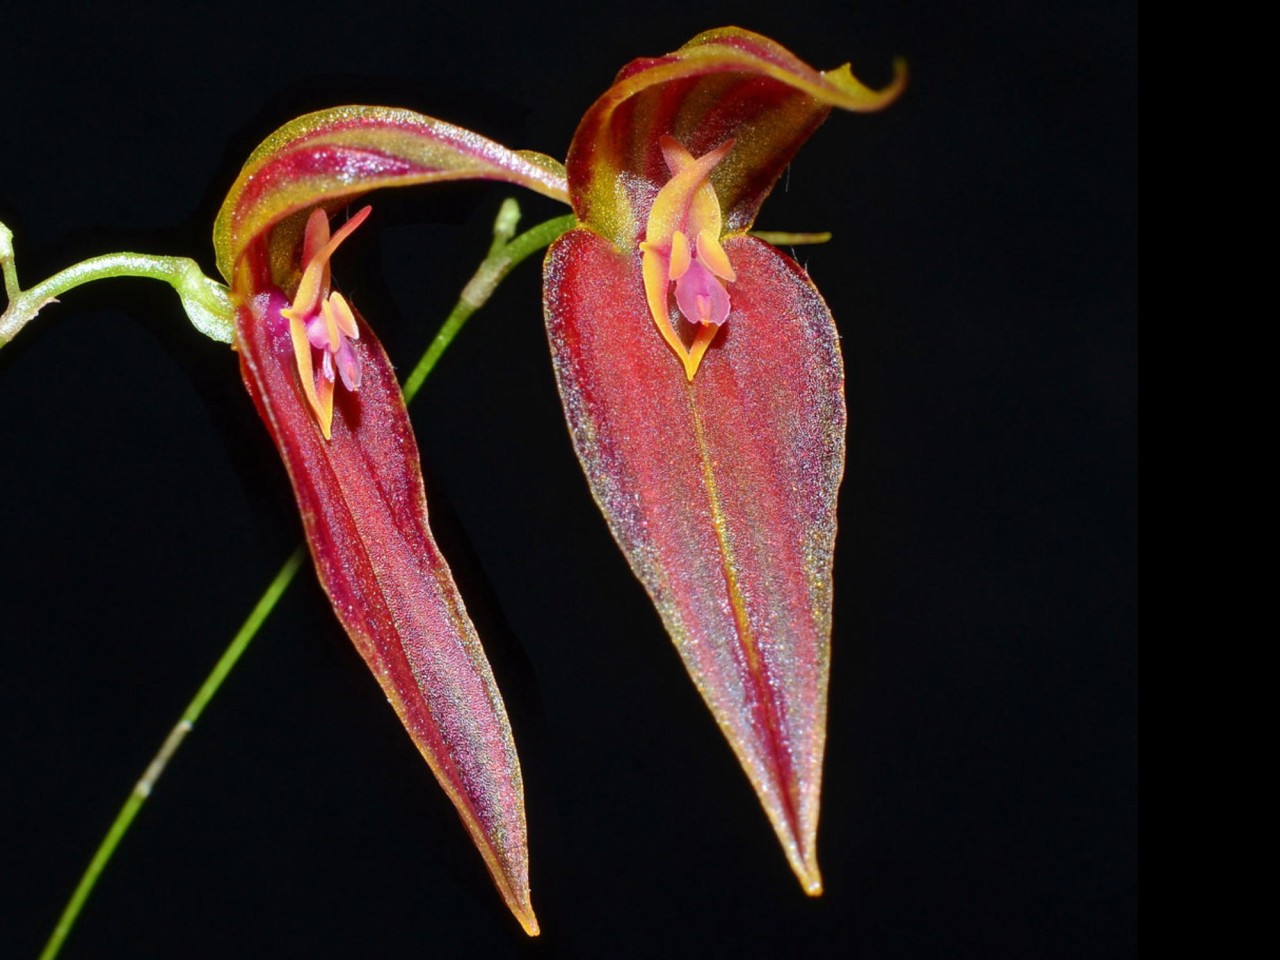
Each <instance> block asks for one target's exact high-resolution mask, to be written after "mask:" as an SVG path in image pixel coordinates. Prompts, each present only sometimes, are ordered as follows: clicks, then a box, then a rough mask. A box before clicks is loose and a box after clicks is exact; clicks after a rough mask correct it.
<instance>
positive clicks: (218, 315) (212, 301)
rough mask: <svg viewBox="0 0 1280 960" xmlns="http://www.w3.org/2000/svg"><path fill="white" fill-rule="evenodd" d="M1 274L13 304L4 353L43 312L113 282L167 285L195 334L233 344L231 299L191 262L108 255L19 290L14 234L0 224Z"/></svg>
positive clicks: (1, 327) (0, 341) (1, 322)
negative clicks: (80, 291)
mask: <svg viewBox="0 0 1280 960" xmlns="http://www.w3.org/2000/svg"><path fill="white" fill-rule="evenodd" d="M0 271H3V273H4V288H5V293H6V294H7V296H8V299H9V304H8V306H6V307H5V310H4V313H2V314H0V347H3V346H4V345H5V344H6V343H8V342H9V341H10V340H12V339H13V338H14V337H16V336H17V335H18V331H19V330H21V329H22V328H23V327H25V326H26V325H27V324H28V323H30V322H31V321H32V320H34V319H35V316H36V314H37V313H39V312H40V311H41V310H42V309H43V308H44V307H46V306H48V305H49V304H50V303H53V302H54V301H55V300H57V298H58V297H59V296H61V295H62V294H64V293H66V292H68V291H69V290H74V289H75V288H76V287H79V286H82V285H83V284H86V283H92V282H93V281H95V280H109V279H111V278H113V277H145V278H148V279H151V280H161V281H163V282H164V283H167V284H169V286H171V287H173V289H174V290H176V291H177V293H178V296H180V297H181V298H182V306H183V308H184V309H185V310H186V311H187V316H188V317H190V319H191V322H192V323H193V324H194V325H195V327H196V329H197V330H199V331H200V332H201V333H203V334H204V335H205V336H208V337H212V338H213V339H215V340H220V341H222V342H223V343H230V342H231V332H232V318H233V317H234V315H235V312H234V310H232V308H231V295H230V292H229V291H228V290H227V288H226V287H225V286H224V285H223V284H221V283H218V282H217V281H216V280H210V279H209V278H208V277H206V276H205V275H204V273H203V272H201V270H200V265H199V264H197V263H196V262H195V261H194V260H192V259H190V258H189V257H158V256H154V255H152V254H148V253H108V254H105V255H104V256H101V257H91V258H90V259H88V260H83V261H81V262H80V263H77V264H74V265H73V266H70V267H67V268H66V269H65V270H61V271H59V272H58V273H55V274H54V275H53V276H52V277H50V278H49V279H47V280H42V281H41V282H40V283H37V284H36V285H35V286H34V287H32V288H31V289H30V290H23V289H22V288H21V287H20V286H19V285H18V271H17V267H16V266H14V257H13V234H12V233H11V232H10V231H9V228H8V227H6V226H5V225H4V224H3V223H0Z"/></svg>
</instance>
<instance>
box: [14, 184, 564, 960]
mask: <svg viewBox="0 0 1280 960" xmlns="http://www.w3.org/2000/svg"><path fill="white" fill-rule="evenodd" d="M519 217H520V211H519V207H518V206H517V205H516V202H515V201H514V200H510V199H509V200H506V201H504V202H503V205H502V208H501V210H500V211H499V213H498V217H497V219H496V221H495V222H494V241H493V245H492V246H491V247H490V248H489V254H488V256H486V257H485V259H484V260H483V261H482V262H481V264H480V266H479V268H478V269H477V270H476V272H475V274H474V276H472V278H471V280H470V281H469V282H468V283H467V285H466V287H464V288H463V291H462V294H461V296H460V297H459V298H458V302H457V303H456V304H455V305H454V308H453V309H452V310H451V311H450V312H449V316H448V317H447V318H445V321H444V323H443V324H442V325H441V327H440V331H439V332H438V333H437V334H436V336H435V338H434V339H433V340H432V341H431V344H430V346H428V347H427V351H426V353H424V354H423V356H422V359H420V360H419V361H418V363H417V365H416V366H415V367H414V369H413V372H412V373H411V374H410V375H409V378H408V379H407V380H406V381H405V384H404V387H403V391H404V397H405V401H406V402H408V401H410V400H412V399H413V397H414V396H415V395H416V394H417V392H418V391H419V389H421V387H422V384H423V382H424V381H425V380H426V379H427V377H428V375H430V373H431V371H432V369H434V367H435V365H436V363H437V362H438V361H439V360H440V357H441V356H442V355H443V354H444V352H445V350H446V349H447V348H448V347H449V344H451V343H452V342H453V340H454V338H455V337H457V335H458V334H459V333H460V332H461V330H462V328H463V326H464V325H465V324H466V322H467V320H468V319H470V317H471V315H472V314H473V313H475V312H476V311H477V310H479V309H480V308H481V307H482V306H484V304H485V302H486V301H487V300H488V299H489V297H490V296H491V295H492V294H493V291H494V290H495V289H496V288H497V286H498V284H499V283H500V282H501V281H502V279H503V278H504V277H505V276H506V275H507V274H508V273H510V272H511V269H512V268H513V267H514V266H516V264H518V263H520V261H522V260H524V259H526V258H527V257H529V256H530V255H531V254H534V253H536V252H537V251H538V250H541V249H542V248H543V247H546V246H547V245H548V244H550V243H551V242H552V241H553V240H555V239H556V238H557V237H559V236H560V235H561V234H562V233H564V232H565V231H566V230H569V229H570V228H571V227H573V225H574V218H573V217H572V216H564V217H557V218H555V219H553V220H548V221H546V222H544V223H541V224H539V225H538V226H536V227H533V228H531V229H530V230H527V231H526V232H524V233H522V234H520V236H518V237H515V238H514V239H513V238H512V234H514V232H515V227H516V223H517V222H518V220H519ZM0 242H2V238H0ZM119 256H133V255H129V254H123V255H119ZM0 259H3V250H2V249H0ZM96 259H98V260H107V259H109V258H106V257H100V258H96ZM148 259H150V260H153V261H158V260H165V259H171V260H180V259H182V258H177V257H174V258H162V257H155V258H148ZM6 262H7V263H8V264H10V265H11V263H12V258H11V257H10V259H9V260H8V261H6ZM93 262H94V261H89V260H86V261H85V263H86V264H89V263H93ZM78 266H81V267H83V266H84V264H80V265H78ZM71 269H73V270H74V269H76V268H71ZM63 272H64V273H66V272H67V271H63ZM10 275H11V270H10V267H8V266H7V267H6V269H5V278H6V282H7V281H8V278H9V276H10ZM105 275H107V276H120V275H121V274H105ZM131 275H144V276H152V275H153V274H150V273H148V274H131ZM58 276H62V274H59V275H58ZM54 279H56V277H55V278H50V280H49V281H45V283H46V284H47V283H50V282H52V280H54ZM88 279H97V277H90V278H88ZM160 279H165V278H163V277H161V278H160ZM80 282H87V281H84V280H82V281H80ZM16 283H17V281H16V278H15V279H14V285H15V286H16ZM43 286H44V284H41V285H40V286H37V287H33V288H32V290H31V291H28V292H27V293H28V295H29V294H31V293H34V292H35V291H36V290H39V289H40V287H43ZM46 302H47V301H46ZM7 315H8V314H7V313H6V316H7ZM33 315H34V314H33ZM0 344H3V340H0ZM305 558H306V549H305V547H304V546H303V545H302V544H299V545H298V546H297V548H295V549H294V551H293V553H291V554H290V555H289V559H288V560H286V561H285V562H284V566H282V567H281V568H280V571H279V572H278V573H277V574H276V575H275V577H274V578H273V579H272V581H271V583H270V584H269V585H268V586H267V589H266V590H265V591H264V592H263V594H262V596H261V597H260V598H259V599H258V602H257V603H256V604H255V605H254V607H253V610H252V612H251V613H250V614H249V617H248V618H247V619H246V620H245V622H244V625H243V626H241V627H240V629H239V630H238V631H237V632H236V635H235V636H234V637H233V638H232V639H231V643H230V644H229V645H228V646H227V649H226V650H225V651H223V654H222V656H221V657H219V658H218V662H217V663H216V664H214V667H213V670H212V671H211V672H210V673H209V676H208V677H206V678H205V680H204V683H202V684H201V685H200V689H199V690H198V691H197V692H196V695H195V696H194V697H193V698H192V700H191V702H190V703H189V704H188V705H187V708H186V710H184V711H183V713H182V716H181V718H179V720H178V722H177V724H175V725H174V727H173V729H172V730H171V731H170V732H169V735H168V737H166V738H165V741H164V744H163V745H162V746H161V747H160V750H159V751H158V752H157V753H156V755H155V757H154V758H153V759H152V761H151V763H150V764H148V766H147V769H146V771H145V772H144V773H143V775H142V778H141V779H140V780H139V781H138V782H137V784H136V785H135V786H134V788H133V790H132V792H131V793H130V794H129V797H128V799H127V800H125V802H124V806H123V807H121V808H120V812H119V813H117V814H116V817H115V820H114V821H112V824H111V827H110V829H109V830H108V831H107V835H106V836H105V837H103V839H102V842H101V843H100V844H99V845H98V849H97V851H96V852H95V853H94V855H93V859H92V860H91V861H89V866H88V867H87V868H86V869H85V872H84V874H83V875H82V876H81V878H80V882H79V883H78V884H77V885H76V889H75V891H74V892H73V893H72V894H71V899H70V900H69V901H67V905H66V907H65V908H63V911H62V915H61V916H60V917H59V918H58V924H57V926H56V927H54V930H53V933H52V935H51V936H50V937H49V941H48V943H46V944H45V948H44V950H43V951H42V952H41V954H40V960H53V958H54V957H56V956H57V955H58V951H59V950H60V949H61V948H62V944H63V942H64V941H65V940H66V939H67V935H68V934H69V933H70V932H71V928H72V926H73V925H74V924H75V922H76V919H77V918H78V917H79V915H80V911H81V910H82V909H83V907H84V904H85V902H86V901H87V900H88V898H89V895H90V894H91V893H92V892H93V888H94V885H95V884H96V883H97V881H98V877H99V875H100V874H101V873H102V871H103V869H104V868H105V867H106V865H107V863H108V862H109V861H110V860H111V857H112V855H113V854H114V853H115V851H116V848H117V847H118V846H119V845H120V841H121V840H122V839H124V835H125V833H126V832H127V831H128V830H129V826H130V825H131V824H132V823H133V820H134V818H135V817H136V816H137V815H138V811H139V810H140V809H141V808H142V804H143V803H144V802H145V801H146V799H147V797H149V796H150V795H151V791H152V789H153V788H154V786H155V784H156V781H157V780H158V779H159V778H160V775H161V774H162V773H163V772H164V768H165V766H166V764H168V762H169V760H170V759H171V758H172V757H173V755H174V754H175V753H176V752H177V750H178V748H179V747H180V746H181V745H182V741H183V740H184V738H185V737H186V735H187V734H188V733H189V732H190V731H191V729H192V727H193V726H194V724H195V722H196V720H197V719H198V718H199V717H200V714H201V713H203V712H204V708H205V707H206V706H208V704H209V701H210V700H212V699H213V697H214V695H215V694H216V693H217V692H218V688H219V687H221V686H222V682H223V681H224V680H226V678H227V677H228V676H229V675H230V673H231V671H232V669H233V668H234V667H235V665H236V662H237V661H238V660H239V659H240V656H241V655H242V654H243V653H244V651H245V649H246V648H247V647H248V646H249V643H250V641H252V640H253V638H254V637H255V636H256V635H257V633H258V630H259V629H260V628H261V627H262V624H263V623H264V622H265V621H266V619H267V617H269V616H270V615H271V612H272V610H274V609H275V606H276V603H277V602H279V600H280V597H281V596H283V595H284V592H285V590H287V589H288V587H289V584H291V583H292V582H293V580H294V577H296V576H297V574H298V571H299V570H300V569H301V567H302V563H303V561H304V560H305Z"/></svg>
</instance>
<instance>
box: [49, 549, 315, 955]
mask: <svg viewBox="0 0 1280 960" xmlns="http://www.w3.org/2000/svg"><path fill="white" fill-rule="evenodd" d="M305 557H306V552H305V551H304V550H303V549H302V547H301V546H299V547H298V548H297V549H295V550H294V551H293V553H291V554H290V555H289V559H288V560H286V561H285V562H284V566H283V567H281V568H280V572H279V573H277V574H276V575H275V577H274V579H272V581H271V584H270V585H269V586H268V587H267V589H266V592H265V593H263V595H262V597H261V598H260V599H259V600H258V602H257V603H256V604H255V605H254V607H253V611H252V612H251V613H250V614H249V618H248V619H247V620H245V622H244V625H243V626H242V627H241V628H240V629H239V630H238V631H236V635H235V636H234V637H232V639H231V644H230V645H229V646H228V647H227V649H226V650H225V651H223V654H222V656H221V657H219V658H218V662H217V663H216V664H214V667H213V671H212V672H211V673H210V674H209V676H208V677H206V678H205V681H204V683H202V684H201V685H200V689H199V690H198V691H196V695H195V696H194V697H192V698H191V702H190V703H189V704H187V709H186V710H184V711H182V718H181V719H180V720H179V721H178V722H177V723H176V724H175V725H174V727H173V729H172V730H170V731H169V736H167V737H166V738H165V741H164V744H163V745H162V746H161V747H160V751H159V752H158V753H157V754H156V755H155V757H154V758H153V759H152V761H151V763H149V764H148V765H147V769H146V771H145V772H144V773H143V774H142V777H141V779H139V780H138V782H137V783H136V784H134V786H133V790H132V792H131V793H130V794H129V798H128V799H127V800H125V802H124V806H123V807H121V808H120V812H119V813H117V814H116V818H115V820H114V821H113V822H112V824H111V829H110V830H108V831H107V835H106V836H105V837H103V838H102V843H101V844H99V845H98V849H97V852H95V853H94V855H93V859H92V860H90V861H89V866H88V868H87V869H86V870H85V872H84V875H83V876H82V877H81V878H80V882H79V883H78V884H76V889H75V892H74V893H72V894H71V899H70V900H68V901H67V905H66V907H64V908H63V911H62V916H60V917H59V918H58V925H57V926H56V927H54V928H53V934H52V935H51V936H50V937H49V942H48V943H46V944H45V946H44V950H43V951H42V952H41V954H40V960H52V958H53V957H56V956H57V955H58V951H59V950H61V949H62V943H63V941H64V940H66V939H67V934H69V933H70V932H71V927H72V925H73V924H74V923H75V922H76V918H77V917H79V916H80V910H81V908H83V907H84V903H85V901H86V900H88V899H89V894H90V893H92V892H93V887H94V884H96V883H97V882H98V875H99V874H100V873H102V870H103V868H104V867H106V865H107V862H108V861H109V860H110V859H111V855H112V854H114V853H115V851H116V847H118V846H119V845H120V841H121V840H123V839H124V835H125V833H126V832H128V830H129V825H130V824H132V823H133V818H134V817H136V816H137V815H138V811H139V810H141V809H142V805H143V804H144V803H145V802H146V800H147V797H149V796H151V790H152V788H153V787H154V786H155V784H156V781H157V780H159V779H160V774H162V773H163V772H164V768H165V765H166V764H167V763H168V762H169V760H170V758H171V757H172V756H173V755H174V753H176V752H177V750H178V747H179V746H181V745H182V741H183V739H184V738H185V737H186V735H187V734H188V733H190V732H191V728H192V727H194V726H195V722H196V720H198V719H199V718H200V714H201V713H203V712H204V708H205V707H206V706H208V704H209V701H210V700H212V699H213V695H214V694H215V693H217V692H218V687H220V686H221V685H222V681H223V680H225V679H226V678H227V675H228V674H229V673H231V669H232V668H233V667H234V666H235V665H236V661H237V660H239V659H240V655H241V654H242V653H244V651H245V648H246V647H248V646H249V641H250V640H252V639H253V638H254V635H255V634H257V632H258V628H259V627H261V626H262V622H263V621H264V620H266V619H267V617H268V616H270V615H271V611H272V610H273V609H275V605H276V601H278V600H279V599H280V596H281V595H282V594H283V593H284V591H285V589H286V588H287V587H288V586H289V584H291V583H292V582H293V578H294V577H295V576H297V574H298V570H299V569H300V568H301V567H302V561H303V559H304V558H305Z"/></svg>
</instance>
